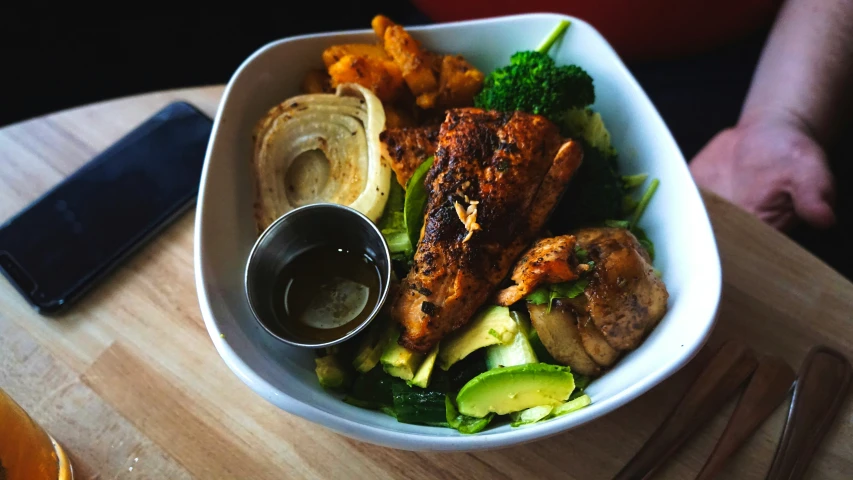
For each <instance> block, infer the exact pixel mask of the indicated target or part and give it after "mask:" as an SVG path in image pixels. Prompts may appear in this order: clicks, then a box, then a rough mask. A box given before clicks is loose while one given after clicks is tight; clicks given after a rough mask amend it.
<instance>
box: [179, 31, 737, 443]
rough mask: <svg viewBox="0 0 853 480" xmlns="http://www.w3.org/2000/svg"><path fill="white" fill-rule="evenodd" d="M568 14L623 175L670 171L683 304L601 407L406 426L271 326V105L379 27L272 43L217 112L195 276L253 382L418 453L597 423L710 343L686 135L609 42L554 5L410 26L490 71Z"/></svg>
mask: <svg viewBox="0 0 853 480" xmlns="http://www.w3.org/2000/svg"><path fill="white" fill-rule="evenodd" d="M566 18H567V19H569V20H571V21H572V26H571V28H569V30H568V32H567V34H566V35H565V37H564V38H563V39H562V40H561V41H560V42H559V43H557V44H556V46H555V47H554V48H553V49H552V51H551V54H552V55H553V56H554V57H555V58H556V60H557V63H558V64H569V63H577V64H578V65H580V66H582V67H583V68H584V69H586V70H587V71H588V72H589V73H590V75H592V77H593V79H594V81H595V89H596V99H597V100H596V103H595V105H594V108H595V109H596V110H597V111H599V112H601V115H602V116H603V118H604V120H605V123H606V124H607V125H608V127H609V130H610V132H611V133H612V137H613V142H614V145H615V146H616V148H617V149H618V151H619V152H620V161H621V167H622V170H623V172H624V173H639V172H648V173H649V174H650V175H651V176H652V177H657V178H660V180H661V185H660V188H659V190H658V192H657V195H656V196H655V198H654V200H653V201H652V203H651V205H650V206H649V208H648V210H647V211H646V213H645V216H644V217H643V221H642V226H643V227H644V228H645V229H646V230H647V232H648V233H649V235H650V237H651V238H652V239H653V240H654V242H655V245H656V250H657V259H656V261H655V265H656V266H657V267H658V268H659V269H660V270H661V271H663V278H664V280H665V281H666V284H667V286H668V289H669V292H670V300H669V302H670V304H669V312H668V313H667V315H666V317H665V318H664V319H663V321H662V322H661V323H660V325H659V326H658V327H657V328H656V329H655V330H654V331H653V332H652V334H651V335H650V336H649V337H648V339H647V340H646V341H645V342H644V343H643V344H642V346H641V347H640V348H639V349H637V350H636V351H634V352H632V353H631V354H629V355H627V356H626V357H625V358H623V359H622V360H621V361H620V362H619V363H618V364H617V365H616V367H615V368H614V369H613V370H612V371H610V372H609V373H607V374H606V375H604V376H603V377H602V378H600V379H598V380H597V381H595V382H594V383H592V385H590V387H589V388H588V390H587V391H588V393H589V395H590V396H591V397H592V402H593V403H592V405H590V406H589V407H587V408H584V409H581V410H579V411H577V412H574V413H572V414H569V415H565V416H562V417H559V418H557V419H554V420H550V421H546V422H543V423H541V424H534V425H530V426H527V427H522V428H511V427H510V426H509V425H503V426H500V427H497V428H495V427H494V426H493V427H492V428H489V429H487V430H486V431H483V432H481V433H479V434H477V435H467V436H466V435H460V434H458V433H457V432H456V431H454V430H452V429H449V428H438V427H426V426H418V425H409V424H404V423H398V422H397V421H396V420H394V419H393V418H391V417H389V416H387V415H384V414H382V413H380V412H375V411H370V410H364V409H361V408H357V407H354V406H351V405H348V404H346V403H344V402H342V401H340V400H339V399H337V398H335V397H334V396H332V395H330V394H328V393H326V392H324V391H323V389H322V388H321V387H320V385H319V384H318V383H317V378H316V377H315V375H314V360H313V359H314V354H313V352H311V351H309V350H304V349H298V348H294V347H289V346H287V345H284V344H282V343H280V342H278V341H276V340H275V339H273V338H271V337H270V335H268V334H267V333H266V332H265V331H264V330H263V329H262V328H260V327H259V326H258V325H257V322H255V320H254V318H253V317H252V314H251V311H250V310H249V305H248V303H247V301H246V298H245V295H244V293H243V287H242V278H243V276H242V273H243V270H244V268H245V264H246V260H247V257H248V254H249V250H250V249H251V248H252V244H253V242H254V240H255V238H256V234H255V228H254V225H253V222H252V190H251V188H252V187H251V183H250V178H249V168H248V165H249V158H250V155H251V151H252V148H251V131H252V127H253V126H254V125H255V122H257V121H258V119H259V118H261V116H263V115H264V114H265V113H266V112H267V110H268V109H269V108H270V107H272V106H273V105H276V104H278V103H280V102H282V101H284V100H285V99H287V98H288V97H290V96H291V95H294V94H297V93H298V89H299V84H300V81H301V80H302V76H303V74H304V73H305V72H306V70H307V69H309V68H312V67H322V61H321V59H320V54H321V52H322V51H323V49H324V48H326V47H328V46H330V45H333V44H340V43H352V42H373V41H374V36H373V33H372V32H371V31H370V30H367V29H365V30H360V31H350V32H340V33H329V34H319V35H306V36H301V37H294V38H288V39H284V40H280V41H277V42H273V43H270V44H269V45H266V46H264V47H263V48H261V49H260V50H258V51H257V52H255V53H254V54H253V55H252V56H251V57H249V58H248V59H247V60H246V61H245V62H244V63H243V64H242V65H241V66H240V68H239V69H238V70H237V72H236V73H235V74H234V76H233V77H232V78H231V81H230V82H229V83H228V86H227V88H226V89H225V94H224V96H223V98H222V103H221V104H220V107H219V111H218V113H217V115H216V121H215V123H214V126H213V135H212V136H211V140H210V145H209V147H208V151H207V158H206V159H205V163H204V171H203V173H202V180H201V189H200V191H199V197H198V211H197V216H196V225H195V277H196V284H197V289H198V297H199V303H200V305H201V311H202V314H203V316H204V321H205V325H206V326H207V330H208V332H209V333H210V338H211V339H212V340H213V344H214V345H215V346H216V349H217V351H218V352H219V354H220V355H221V356H222V359H223V360H225V363H227V364H228V366H229V367H230V368H231V370H232V371H233V372H234V373H235V374H236V375H237V376H238V377H239V378H240V379H241V380H242V381H243V382H245V383H246V384H247V385H248V386H249V387H250V388H251V389H252V390H254V391H255V392H257V393H258V394H259V395H261V396H262V397H264V398H265V399H267V400H268V401H270V402H272V403H273V404H275V405H277V406H278V407H280V408H281V409H283V410H285V411H287V412H290V413H293V414H295V415H299V416H301V417H304V418H306V419H308V420H310V421H312V422H316V423H318V424H320V425H323V426H326V427H328V428H330V429H332V430H335V431H337V432H340V433H342V434H344V435H347V436H349V437H352V438H355V439H359V440H364V441H367V442H371V443H375V444H379V445H385V446H389V447H395V448H402V449H410V450H475V449H485V448H497V447H506V446H509V445H514V444H519V443H522V442H528V441H531V440H536V439H541V438H544V437H547V436H549V435H554V434H556V433H559V432H563V431H565V430H569V429H571V428H574V427H577V426H578V425H581V424H584V423H587V422H590V421H592V420H594V419H596V418H598V417H600V416H602V415H605V414H607V413H608V412H610V411H612V410H614V409H616V408H618V407H620V406H622V405H624V404H625V403H627V402H629V401H630V400H632V399H634V398H636V397H637V396H639V395H641V394H643V393H644V392H646V391H647V390H649V389H650V388H652V387H653V386H655V385H656V384H658V383H660V382H661V381H663V380H664V379H666V378H667V377H669V376H670V375H672V374H673V373H674V372H676V371H677V370H678V369H679V368H680V367H682V366H683V365H684V364H685V363H686V362H687V361H688V360H690V358H692V357H693V355H694V354H695V353H696V352H697V351H698V350H699V348H700V347H701V346H702V345H703V344H704V342H705V340H706V339H707V337H708V335H709V334H710V332H711V329H712V327H713V324H714V320H715V317H716V310H717V305H718V303H719V297H720V288H721V274H720V261H719V256H718V253H717V247H716V243H715V241H714V236H713V233H712V231H711V226H710V223H709V221H708V216H707V213H706V211H705V208H704V205H703V203H702V200H701V197H700V196H699V192H698V190H697V188H696V186H695V184H694V183H693V180H692V179H691V177H690V174H689V172H688V170H687V167H686V164H685V161H684V157H683V156H682V154H681V152H680V151H679V149H678V146H677V145H676V143H675V141H674V140H673V138H672V135H671V134H670V132H669V130H668V129H667V127H666V125H665V124H664V122H663V120H662V119H661V117H660V115H659V114H658V113H657V111H656V110H655V108H654V106H652V103H651V102H650V101H649V99H648V97H647V96H646V94H645V93H644V92H643V90H642V89H641V88H640V86H639V85H638V84H637V82H636V80H635V79H634V78H633V77H632V76H631V74H630V73H629V72H628V70H627V68H626V67H625V65H624V64H623V63H622V61H621V60H620V59H619V57H618V56H617V55H616V53H615V52H614V51H613V49H612V48H611V47H610V45H609V44H608V43H607V41H606V40H605V39H604V38H603V37H602V36H601V35H600V34H599V33H598V32H597V31H596V30H595V29H593V28H592V27H591V26H590V25H589V24H587V23H585V22H583V21H581V20H578V19H575V18H571V17H565V16H562V15H553V14H534V15H520V16H511V17H501V18H491V19H485V20H476V21H467V22H460V23H450V24H440V25H431V26H426V27H417V28H411V29H410V31H411V32H412V34H413V35H414V36H415V37H416V38H417V39H418V40H420V41H421V42H422V43H423V45H424V46H425V47H426V48H428V49H430V50H433V51H436V52H448V53H460V54H462V55H464V56H465V58H467V59H468V60H469V61H470V62H472V63H473V64H474V65H476V66H477V67H478V68H480V69H481V70H483V71H484V72H489V71H491V70H492V69H494V68H496V67H499V66H502V65H504V64H506V63H507V62H508V60H509V56H510V55H511V54H512V53H514V52H515V51H518V50H529V49H534V48H536V47H537V46H538V44H539V42H540V41H541V40H542V39H543V37H544V36H546V35H547V34H548V32H550V31H551V29H552V28H553V27H554V26H555V25H556V24H557V22H558V21H559V20H562V19H566ZM570 188H571V187H570ZM220 334H224V337H220Z"/></svg>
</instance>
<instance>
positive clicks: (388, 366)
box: [379, 325, 424, 380]
mask: <svg viewBox="0 0 853 480" xmlns="http://www.w3.org/2000/svg"><path fill="white" fill-rule="evenodd" d="M394 330H395V334H394V336H393V337H391V338H392V339H391V341H389V342H388V344H387V345H385V350H383V351H382V356H381V357H380V358H379V361H380V362H382V368H384V369H385V373H387V374H388V375H391V376H392V377H397V378H402V379H403V380H411V379H413V378H415V370H417V369H418V367H419V366H420V365H421V362H423V360H424V355H423V354H421V353H416V352H413V351H411V350H409V349H407V348H406V347H404V346H402V345H400V344H399V343H397V339H398V338H400V330H399V329H397V328H396V325H395V326H394Z"/></svg>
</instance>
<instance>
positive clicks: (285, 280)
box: [272, 245, 379, 343]
mask: <svg viewBox="0 0 853 480" xmlns="http://www.w3.org/2000/svg"><path fill="white" fill-rule="evenodd" d="M378 297H379V270H378V269H377V268H376V265H375V264H374V263H373V260H372V259H371V258H370V257H369V256H368V255H366V254H365V253H364V252H356V251H350V250H347V249H344V248H339V247H335V246H332V245H324V246H318V247H314V248H311V249H310V250H306V251H305V252H302V253H301V254H299V255H298V256H297V257H296V258H294V259H293V260H292V261H291V262H290V263H288V264H287V265H285V267H284V268H283V269H282V270H281V272H279V274H278V276H277V277H276V281H275V284H274V286H273V298H272V302H273V312H274V313H275V317H276V320H277V321H278V322H279V326H280V327H281V328H282V329H284V330H286V331H287V332H289V333H290V334H291V335H292V336H293V337H296V339H299V340H301V341H304V342H306V343H307V342H311V343H315V342H328V341H332V340H335V339H338V338H341V337H343V336H344V335H346V334H347V333H349V332H350V331H352V330H353V329H355V328H356V327H357V326H359V325H360V324H361V323H362V322H364V320H365V319H366V318H367V317H368V316H370V313H371V312H372V311H373V308H374V307H375V306H376V301H377V298H378Z"/></svg>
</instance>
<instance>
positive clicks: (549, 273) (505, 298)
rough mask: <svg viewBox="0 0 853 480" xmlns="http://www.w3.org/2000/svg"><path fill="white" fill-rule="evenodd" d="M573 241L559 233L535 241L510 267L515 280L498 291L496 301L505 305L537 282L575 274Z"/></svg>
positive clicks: (576, 273) (527, 291) (528, 290)
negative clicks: (512, 283) (513, 283)
mask: <svg viewBox="0 0 853 480" xmlns="http://www.w3.org/2000/svg"><path fill="white" fill-rule="evenodd" d="M575 242H576V240H575V237H574V236H573V235H562V236H559V237H551V238H543V239H541V240H539V241H537V242H536V243H534V244H533V246H532V247H530V249H529V250H528V251H527V252H525V253H524V255H522V256H521V259H520V260H519V261H518V263H517V264H516V265H515V269H513V271H512V276H511V277H510V279H511V280H512V281H513V282H515V283H516V284H515V285H513V286H510V287H507V288H505V289H503V290H501V291H500V292H498V294H497V298H496V303H497V304H498V305H503V306H505V307H508V306H510V305H512V304H513V303H515V302H517V301H519V300H521V299H522V298H524V297H525V296H527V294H528V293H531V292H532V291H534V290H536V289H537V288H538V287H539V286H540V285H543V284H545V285H547V284H552V283H561V282H568V281H569V280H575V279H576V278H578V271H577V267H578V264H577V261H576V259H575V255H574V249H575ZM583 266H584V267H586V265H583ZM587 268H588V267H587Z"/></svg>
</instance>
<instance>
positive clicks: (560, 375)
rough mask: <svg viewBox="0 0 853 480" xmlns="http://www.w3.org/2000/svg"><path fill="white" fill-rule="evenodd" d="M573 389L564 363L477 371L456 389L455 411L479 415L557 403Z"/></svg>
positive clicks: (573, 381) (561, 401) (566, 397)
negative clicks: (474, 375)
mask: <svg viewBox="0 0 853 480" xmlns="http://www.w3.org/2000/svg"><path fill="white" fill-rule="evenodd" d="M574 389H575V380H574V377H572V372H571V371H570V370H569V368H568V367H562V366H559V365H548V364H546V363H530V364H527V365H516V366H514V367H504V368H496V369H494V370H488V371H486V372H484V373H481V374H480V375H477V376H476V377H474V378H473V379H471V381H470V382H468V383H466V384H465V386H464V387H462V389H461V390H459V395H457V397H456V404H457V406H458V407H459V413H462V414H463V415H468V416H471V417H478V418H481V417H484V416H486V415H487V414H488V413H489V412H494V413H496V414H498V415H504V414H507V413H512V412H518V411H521V410H524V409H527V408H531V407H537V406H540V405H553V406H557V405H559V404H561V403H563V402H565V401H566V399H568V398H569V395H571V394H572V390H574Z"/></svg>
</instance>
